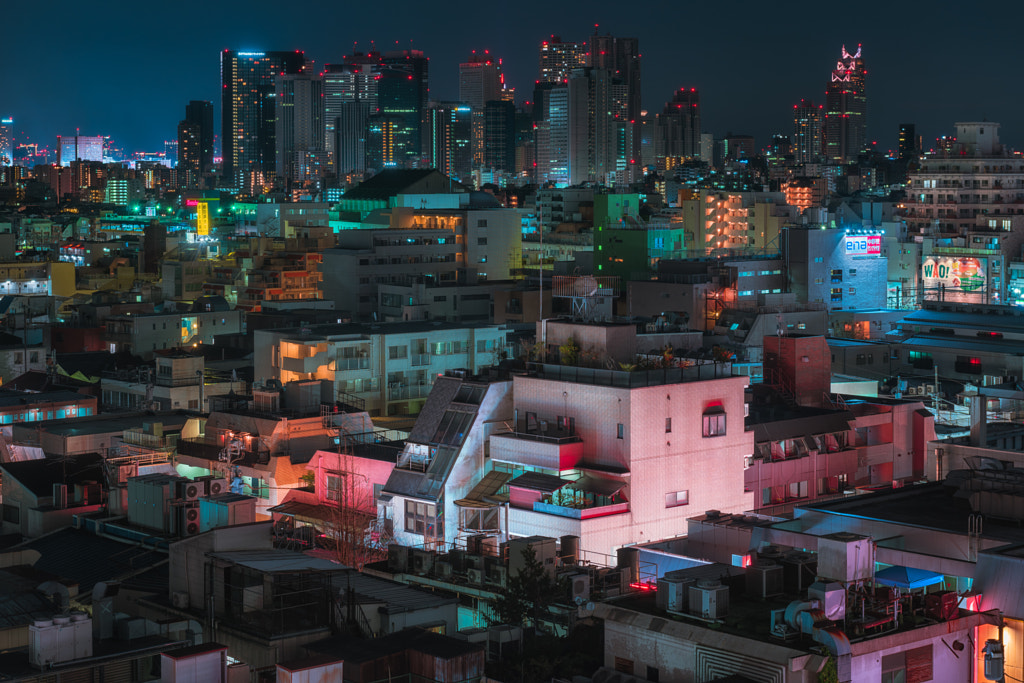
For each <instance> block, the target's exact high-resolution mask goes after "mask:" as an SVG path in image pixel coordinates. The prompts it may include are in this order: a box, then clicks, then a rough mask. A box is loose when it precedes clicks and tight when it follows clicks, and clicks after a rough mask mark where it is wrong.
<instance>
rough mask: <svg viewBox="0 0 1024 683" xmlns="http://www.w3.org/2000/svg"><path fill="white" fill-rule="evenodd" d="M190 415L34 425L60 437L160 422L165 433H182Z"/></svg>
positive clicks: (106, 417)
mask: <svg viewBox="0 0 1024 683" xmlns="http://www.w3.org/2000/svg"><path fill="white" fill-rule="evenodd" d="M191 417H192V416H190V415H189V414H188V413H185V412H182V411H174V412H166V413H127V414H126V413H104V414H101V415H90V416H88V417H69V418H65V419H63V420H47V421H46V422H44V423H42V424H38V423H36V424H33V425H31V427H32V428H33V429H39V430H41V431H44V432H46V433H47V434H55V435H59V436H89V435H95V434H109V433H113V432H123V431H124V430H126V429H134V428H137V427H141V426H142V423H143V422H159V423H161V424H162V425H163V426H164V433H165V434H166V433H167V432H180V431H181V430H182V428H183V427H184V426H185V423H186V422H188V421H189V419H190V418H191Z"/></svg>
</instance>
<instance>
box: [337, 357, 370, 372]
mask: <svg viewBox="0 0 1024 683" xmlns="http://www.w3.org/2000/svg"><path fill="white" fill-rule="evenodd" d="M334 369H335V370H336V371H343V370H369V369H370V359H369V358H366V357H360V358H338V359H337V360H336V361H334Z"/></svg>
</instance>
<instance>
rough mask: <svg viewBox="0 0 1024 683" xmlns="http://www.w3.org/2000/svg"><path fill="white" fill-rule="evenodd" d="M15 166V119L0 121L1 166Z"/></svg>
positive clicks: (7, 118) (9, 118)
mask: <svg viewBox="0 0 1024 683" xmlns="http://www.w3.org/2000/svg"><path fill="white" fill-rule="evenodd" d="M12 164H14V119H13V118H11V117H10V116H8V117H6V118H2V119H0V166H11V165H12Z"/></svg>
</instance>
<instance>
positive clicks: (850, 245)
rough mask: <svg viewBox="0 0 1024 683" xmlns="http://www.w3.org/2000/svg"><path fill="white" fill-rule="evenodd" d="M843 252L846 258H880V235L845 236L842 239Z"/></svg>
mask: <svg viewBox="0 0 1024 683" xmlns="http://www.w3.org/2000/svg"><path fill="white" fill-rule="evenodd" d="M843 250H844V251H845V252H846V255H847V256H881V255H882V236H881V235H847V236H846V237H844V238H843Z"/></svg>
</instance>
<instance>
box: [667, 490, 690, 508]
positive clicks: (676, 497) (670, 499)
mask: <svg viewBox="0 0 1024 683" xmlns="http://www.w3.org/2000/svg"><path fill="white" fill-rule="evenodd" d="M689 504H690V491H689V490H686V491H673V492H672V493H666V494H665V507H667V508H674V507H679V506H681V505H689Z"/></svg>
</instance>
